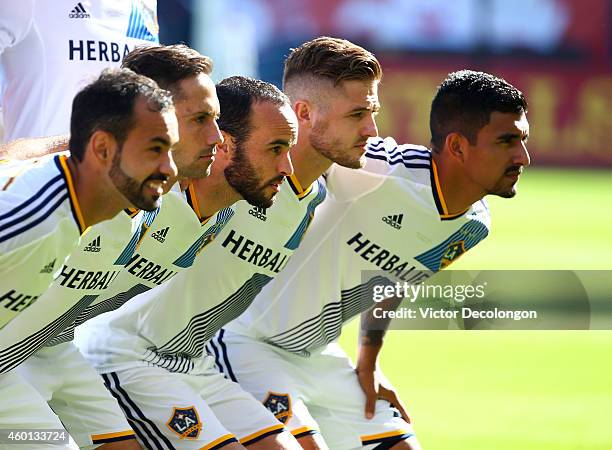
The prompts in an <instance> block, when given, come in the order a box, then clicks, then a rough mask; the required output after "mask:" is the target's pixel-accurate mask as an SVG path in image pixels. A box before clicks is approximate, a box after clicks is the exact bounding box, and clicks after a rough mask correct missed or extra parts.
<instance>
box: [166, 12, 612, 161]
mask: <svg viewBox="0 0 612 450" xmlns="http://www.w3.org/2000/svg"><path fill="white" fill-rule="evenodd" d="M158 12H159V22H160V41H161V43H164V44H169V43H176V42H185V43H187V44H189V45H191V46H193V47H195V48H196V49H198V50H199V51H201V52H202V53H204V54H206V55H209V56H211V57H212V58H213V59H214V61H215V70H214V73H213V76H214V79H215V80H216V81H218V80H220V79H222V78H224V77H226V76H229V75H235V74H243V75H251V76H255V77H259V78H262V79H264V80H266V81H270V82H273V83H275V84H277V85H280V83H281V77H282V63H283V60H284V58H285V56H286V55H287V53H288V51H289V49H290V48H291V47H295V46H297V45H299V44H300V43H301V42H303V41H305V40H307V39H310V38H312V37H314V36H318V35H332V36H338V37H344V38H347V39H350V40H352V41H354V42H356V43H359V44H361V45H363V46H365V47H366V48H368V49H370V50H372V51H373V52H375V54H376V55H377V57H378V58H379V59H380V60H381V62H382V64H383V67H384V69H385V75H384V79H383V84H382V86H381V92H380V96H381V101H382V105H383V108H382V111H381V115H380V120H379V128H380V133H381V135H393V136H395V137H396V138H397V139H398V140H399V141H403V142H412V143H419V144H424V145H427V144H428V141H429V128H428V114H429V106H430V102H431V99H432V97H433V94H434V92H435V88H436V86H437V85H438V84H439V83H440V82H441V81H442V79H443V78H444V77H445V75H446V74H447V73H448V72H450V71H453V70H458V69H462V68H472V69H479V70H484V71H488V72H492V73H494V74H496V75H500V76H503V77H504V78H506V79H507V80H508V81H510V82H511V83H513V84H515V85H516V86H518V87H519V88H520V89H521V90H523V91H524V92H525V93H526V94H527V96H528V99H529V102H530V111H529V121H530V124H531V127H532V130H533V132H532V133H531V137H530V143H529V150H530V152H531V154H532V159H533V165H555V166H574V167H576V166H584V167H608V168H610V167H612V151H610V139H609V134H610V130H612V114H610V111H612V26H611V25H612V0H511V1H510V0H453V1H448V0H427V1H423V0H309V1H305V0H205V1H203V0H160V1H159V2H158Z"/></svg>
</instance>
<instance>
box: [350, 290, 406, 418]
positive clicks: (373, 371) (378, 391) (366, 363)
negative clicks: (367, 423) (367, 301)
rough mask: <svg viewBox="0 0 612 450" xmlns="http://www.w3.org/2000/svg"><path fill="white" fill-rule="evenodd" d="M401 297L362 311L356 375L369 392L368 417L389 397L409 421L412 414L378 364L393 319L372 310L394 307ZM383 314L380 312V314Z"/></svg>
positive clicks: (390, 401)
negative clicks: (377, 402)
mask: <svg viewBox="0 0 612 450" xmlns="http://www.w3.org/2000/svg"><path fill="white" fill-rule="evenodd" d="M401 300H402V299H400V298H389V299H386V300H384V301H382V302H380V303H376V304H375V305H374V306H373V307H372V308H371V309H369V310H368V311H365V312H364V313H362V314H361V327H360V330H359V349H358V354H357V367H356V368H355V371H356V372H357V378H358V379H359V384H360V385H361V388H362V389H363V391H364V393H365V395H366V404H365V417H366V418H367V419H371V418H372V417H374V410H375V407H376V400H377V399H379V398H380V399H383V400H387V401H388V402H389V403H391V404H392V405H393V406H395V407H396V408H397V409H398V410H399V412H400V414H401V415H402V418H403V419H404V420H405V421H407V422H410V416H409V415H408V412H407V411H406V407H405V406H404V403H403V402H402V400H401V399H400V398H399V395H398V394H397V392H396V391H395V388H394V387H393V385H392V384H391V383H390V382H389V380H387V378H386V377H385V375H384V374H383V373H382V370H381V369H380V367H379V366H378V355H379V354H380V351H381V349H382V346H383V342H384V337H385V333H386V332H387V328H389V323H390V322H391V319H389V318H376V316H375V315H374V314H373V311H374V309H375V308H380V309H381V310H384V311H395V310H396V309H397V307H398V306H399V304H400V303H401ZM377 315H378V316H380V315H381V314H377Z"/></svg>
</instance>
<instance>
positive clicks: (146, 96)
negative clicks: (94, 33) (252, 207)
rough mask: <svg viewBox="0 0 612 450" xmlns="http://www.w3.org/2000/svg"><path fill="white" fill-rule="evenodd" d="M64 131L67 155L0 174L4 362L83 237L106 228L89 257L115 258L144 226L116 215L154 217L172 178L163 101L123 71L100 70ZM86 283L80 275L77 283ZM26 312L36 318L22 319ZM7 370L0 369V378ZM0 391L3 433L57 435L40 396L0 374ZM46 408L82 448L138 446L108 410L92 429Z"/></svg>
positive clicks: (23, 346)
mask: <svg viewBox="0 0 612 450" xmlns="http://www.w3.org/2000/svg"><path fill="white" fill-rule="evenodd" d="M114 105H117V108H116V109H115V107H114ZM71 126H72V128H73V129H75V130H79V138H78V139H77V140H75V141H73V142H71V144H72V145H74V153H73V154H71V155H70V156H67V155H58V156H54V157H47V158H46V159H44V160H41V161H37V162H30V163H28V164H16V165H7V166H5V167H3V168H2V172H3V174H2V177H1V180H0V185H2V187H3V188H2V192H0V216H1V218H0V221H1V223H0V227H1V228H2V238H1V239H0V241H1V242H0V245H1V247H2V248H1V253H2V254H1V255H0V258H1V259H2V263H1V264H0V266H1V267H2V268H3V269H2V270H1V273H0V277H1V285H2V288H1V290H0V296H1V300H0V304H1V305H2V307H1V308H0V327H2V329H1V330H0V335H2V346H3V351H2V354H1V357H2V360H3V362H5V361H11V360H13V359H14V358H19V357H20V355H21V353H22V352H24V351H27V343H26V342H23V341H21V340H18V341H17V343H16V345H15V346H14V347H13V348H12V349H9V351H8V352H6V351H4V347H5V344H6V343H9V342H13V341H12V338H11V337H12V335H13V334H14V333H15V330H17V333H18V334H19V333H25V334H26V335H27V334H30V333H33V336H39V335H40V333H39V330H40V328H37V327H36V326H35V325H34V324H35V323H37V322H36V321H33V322H32V321H29V320H28V319H27V318H26V317H31V314H35V315H36V316H40V317H41V318H43V317H46V318H47V320H49V317H52V318H51V320H53V318H54V317H53V315H52V310H53V308H54V307H55V306H56V305H53V304H48V303H47V302H45V301H44V300H43V298H44V295H43V294H44V293H45V291H47V290H48V288H49V286H50V285H51V283H52V282H53V278H54V274H56V272H57V271H58V270H59V269H60V268H62V267H65V266H64V261H65V260H67V259H68V261H70V259H71V257H72V255H74V254H76V253H78V251H79V250H81V248H82V247H84V246H85V244H86V243H87V242H89V240H88V239H84V238H83V235H85V233H91V234H90V235H89V236H91V235H93V234H95V233H96V232H97V231H98V230H100V229H105V230H110V231H111V232H110V233H109V239H108V240H106V241H105V242H104V243H103V244H100V243H99V242H98V244H97V245H96V246H94V247H95V248H94V247H92V249H91V250H92V251H96V252H98V254H99V258H100V259H105V260H107V259H109V258H111V261H112V260H114V259H116V257H117V256H118V255H119V253H120V251H121V250H123V248H125V246H126V244H127V243H128V242H129V241H130V238H132V239H135V240H137V239H138V238H139V236H140V231H141V230H140V229H141V224H142V223H145V221H146V218H145V217H144V215H143V214H142V213H141V214H138V215H137V216H136V217H134V219H130V217H129V216H128V215H127V214H124V213H123V212H122V210H123V209H126V208H128V207H132V208H143V209H145V210H154V209H155V208H157V206H158V204H159V199H160V197H161V195H162V193H163V190H164V188H165V185H166V184H167V182H168V180H169V179H170V178H174V177H175V176H176V168H175V166H174V163H173V161H172V157H171V153H170V149H171V147H172V145H173V144H174V143H175V142H176V141H177V138H178V126H177V123H176V116H175V114H174V106H173V103H172V99H171V97H170V96H169V94H168V93H167V92H166V91H162V90H160V89H159V87H158V86H157V85H156V84H155V83H154V82H153V81H151V80H150V79H148V78H146V77H143V76H140V75H137V74H135V73H133V72H132V71H130V70H112V71H111V70H109V71H105V72H103V73H102V75H101V76H100V77H99V78H98V79H97V80H96V81H94V82H93V83H91V84H90V85H88V86H86V87H85V88H84V89H83V90H82V91H80V92H79V93H78V95H77V96H76V98H75V99H74V102H73V114H72V118H71ZM79 242H80V247H77V246H78V245H79ZM101 245H103V246H104V250H102V248H101ZM132 250H133V249H132ZM69 256H70V258H68V257H69ZM127 256H128V257H129V255H127ZM109 264H112V262H110V263H109ZM103 265H104V264H103ZM83 275H85V274H84V273H81V275H80V276H81V277H82V278H83ZM109 276H110V273H108V272H107V273H105V274H104V275H102V273H99V274H98V278H101V277H103V278H104V279H105V280H108V278H109ZM85 278H87V277H85ZM75 281H76V280H75ZM79 281H80V282H81V283H82V281H83V280H79ZM91 281H92V279H91V277H89V278H88V279H87V283H86V284H88V283H89V282H91ZM97 281H101V280H97ZM96 283H97V282H96ZM96 283H94V284H96ZM38 297H40V298H38ZM89 300H91V299H89ZM32 309H37V311H38V313H31V310H32ZM39 320H40V319H39ZM52 328H53V326H52ZM34 339H35V338H34ZM3 365H4V364H3ZM63 369H64V370H66V369H68V368H67V367H64V368H63ZM7 371H8V369H6V370H5V368H3V369H2V370H1V371H0V373H4V372H7ZM0 390H2V398H3V402H2V411H0V416H2V418H3V420H2V423H3V424H4V426H9V425H18V426H23V424H28V426H29V427H30V428H62V425H61V424H60V422H59V420H58V418H57V416H55V414H53V412H52V411H51V410H50V409H49V406H47V404H46V403H45V400H48V399H44V398H41V396H40V395H39V394H38V393H35V392H33V389H32V388H31V387H30V386H29V385H27V384H26V383H24V382H23V380H22V379H21V378H20V376H19V374H16V373H14V372H13V373H8V374H2V375H0ZM50 404H51V406H52V407H53V408H54V411H55V412H56V413H57V414H60V415H62V421H63V423H64V424H65V425H66V426H67V427H69V426H72V425H74V427H73V433H75V435H74V438H75V440H76V441H77V442H78V443H79V445H81V446H82V448H93V447H96V446H99V445H100V444H105V443H107V442H114V443H113V444H108V445H104V446H103V447H104V448H108V449H111V448H113V449H115V448H116V449H119V448H122V449H128V448H130V449H134V448H138V445H137V444H136V442H135V441H134V440H133V434H134V433H133V431H132V430H130V428H129V426H128V425H127V423H126V421H125V420H124V419H123V418H121V417H120V416H117V415H116V414H112V413H109V414H106V415H105V416H104V417H103V418H102V419H103V420H101V422H97V423H94V424H92V422H88V421H86V420H82V419H81V418H80V417H77V416H78V415H77V414H75V413H74V411H73V405H70V407H67V405H66V404H64V403H62V402H61V401H60V402H57V403H52V402H50ZM109 435H112V436H113V439H112V440H111V441H109V440H108V439H107V438H108V436H109ZM124 440H125V441H124ZM115 441H116V442H115ZM37 448H45V446H44V444H41V446H40V447H37Z"/></svg>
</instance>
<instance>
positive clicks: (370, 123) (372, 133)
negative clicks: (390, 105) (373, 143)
mask: <svg viewBox="0 0 612 450" xmlns="http://www.w3.org/2000/svg"><path fill="white" fill-rule="evenodd" d="M365 121H366V122H365V124H364V126H363V129H362V132H361V134H362V136H364V137H366V138H371V137H376V136H378V126H377V125H376V118H375V117H374V114H368V115H367V117H366V119H365Z"/></svg>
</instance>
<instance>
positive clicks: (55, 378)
mask: <svg viewBox="0 0 612 450" xmlns="http://www.w3.org/2000/svg"><path fill="white" fill-rule="evenodd" d="M14 372H16V373H17V374H19V375H20V376H21V377H22V378H23V379H24V380H26V381H27V382H28V383H29V384H30V385H31V386H32V387H34V388H35V389H36V391H38V394H39V395H40V397H42V399H44V400H45V401H46V402H47V403H48V405H49V407H51V409H52V410H53V411H54V412H55V414H57V415H58V416H59V418H60V419H61V421H62V423H63V424H64V426H65V428H66V430H68V432H69V433H70V435H71V436H72V438H73V439H74V440H75V442H76V443H77V444H78V446H79V447H80V448H81V449H92V448H96V447H98V446H99V445H102V444H105V443H108V442H116V441H122V440H127V439H133V438H134V431H132V429H131V427H130V426H129V425H128V422H127V420H126V418H125V417H124V416H123V413H122V412H121V409H120V408H119V405H118V404H117V401H116V400H115V399H113V397H112V396H111V395H110V393H109V392H108V390H107V389H106V388H105V387H104V383H103V380H102V378H101V377H100V375H98V374H97V373H96V371H95V370H94V369H93V368H92V367H91V366H90V364H89V363H88V362H87V360H85V358H84V357H83V356H82V355H81V353H79V351H78V349H77V348H76V347H75V346H74V344H73V343H72V342H65V343H63V344H59V345H56V346H54V347H45V348H42V349H40V350H39V351H38V352H37V353H36V354H35V355H33V356H32V357H31V358H29V359H28V360H26V361H25V362H24V363H22V364H21V365H20V366H18V367H17V368H15V369H14Z"/></svg>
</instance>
